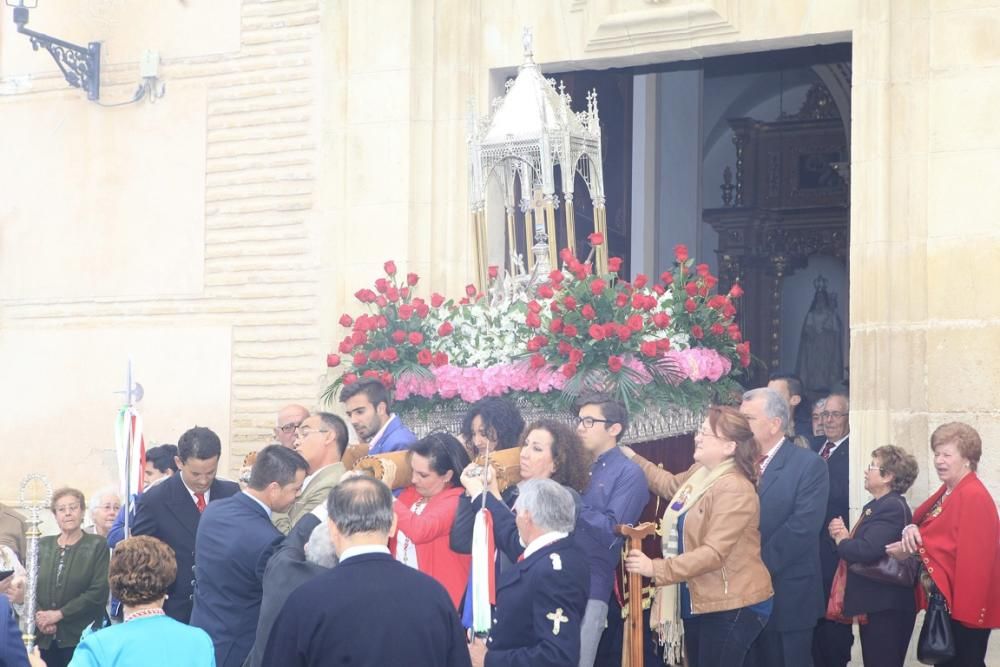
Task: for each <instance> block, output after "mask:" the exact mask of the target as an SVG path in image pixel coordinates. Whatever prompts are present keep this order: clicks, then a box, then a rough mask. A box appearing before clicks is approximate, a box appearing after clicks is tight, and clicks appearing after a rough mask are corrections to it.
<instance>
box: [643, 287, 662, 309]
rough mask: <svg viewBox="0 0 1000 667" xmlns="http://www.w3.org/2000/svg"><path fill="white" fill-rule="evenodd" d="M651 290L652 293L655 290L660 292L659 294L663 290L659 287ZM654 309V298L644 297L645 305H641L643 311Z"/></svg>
mask: <svg viewBox="0 0 1000 667" xmlns="http://www.w3.org/2000/svg"><path fill="white" fill-rule="evenodd" d="M653 290H654V291H655V290H660V292H659V293H660V294H662V293H663V288H662V287H660V286H659V285H657V286H655V287H654V288H653ZM654 308H656V297H652V296H650V297H646V303H644V304H642V309H643V310H645V311H650V310H653V309H654Z"/></svg>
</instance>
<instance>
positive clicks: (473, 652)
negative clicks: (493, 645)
mask: <svg viewBox="0 0 1000 667" xmlns="http://www.w3.org/2000/svg"><path fill="white" fill-rule="evenodd" d="M469 657H470V658H471V659H472V667H483V665H484V664H485V663H486V641H485V640H484V639H480V638H478V637H473V638H472V643H471V644H469Z"/></svg>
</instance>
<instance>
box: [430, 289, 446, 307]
mask: <svg viewBox="0 0 1000 667" xmlns="http://www.w3.org/2000/svg"><path fill="white" fill-rule="evenodd" d="M443 304H444V297H443V296H441V295H440V294H438V293H437V292H434V294H432V295H431V305H432V306H434V307H435V308H440V307H441V306H442V305H443Z"/></svg>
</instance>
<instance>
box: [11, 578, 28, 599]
mask: <svg viewBox="0 0 1000 667" xmlns="http://www.w3.org/2000/svg"><path fill="white" fill-rule="evenodd" d="M10 580H11V582H13V583H11V585H10V588H9V589H8V590H7V598H8V599H9V600H10V601H11V602H12V603H13V604H24V589H25V583H26V577H25V575H23V574H15V575H14V576H13V577H11V578H10Z"/></svg>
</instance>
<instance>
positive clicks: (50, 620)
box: [35, 609, 63, 635]
mask: <svg viewBox="0 0 1000 667" xmlns="http://www.w3.org/2000/svg"><path fill="white" fill-rule="evenodd" d="M62 618H63V614H62V612H61V611H59V610H58V609H50V610H48V611H37V612H35V625H37V626H38V627H39V628H54V627H55V626H56V625H57V624H58V623H59V621H61V620H62ZM45 634H47V635H50V634H52V633H51V632H46V633H45Z"/></svg>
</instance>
